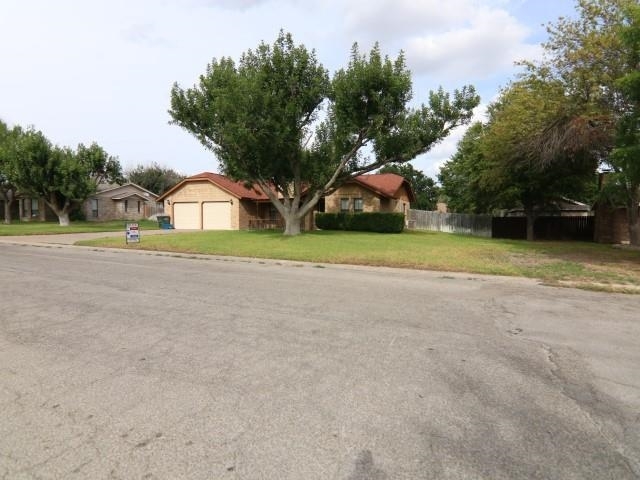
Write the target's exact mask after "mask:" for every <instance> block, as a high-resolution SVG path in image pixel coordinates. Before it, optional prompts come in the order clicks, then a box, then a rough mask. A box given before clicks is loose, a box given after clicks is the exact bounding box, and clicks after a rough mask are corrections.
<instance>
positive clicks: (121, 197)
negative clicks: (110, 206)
mask: <svg viewBox="0 0 640 480" xmlns="http://www.w3.org/2000/svg"><path fill="white" fill-rule="evenodd" d="M131 197H138V198H141V199H142V200H149V197H146V196H144V195H140V194H139V193H135V192H130V193H123V194H122V195H116V196H114V197H111V200H126V199H127V198H131Z"/></svg>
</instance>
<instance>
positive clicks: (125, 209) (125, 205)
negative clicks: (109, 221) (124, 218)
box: [124, 200, 129, 213]
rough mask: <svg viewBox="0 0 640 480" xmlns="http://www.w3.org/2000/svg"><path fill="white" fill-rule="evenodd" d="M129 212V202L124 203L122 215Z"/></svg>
mask: <svg viewBox="0 0 640 480" xmlns="http://www.w3.org/2000/svg"><path fill="white" fill-rule="evenodd" d="M128 211H129V200H125V201H124V213H127V212H128Z"/></svg>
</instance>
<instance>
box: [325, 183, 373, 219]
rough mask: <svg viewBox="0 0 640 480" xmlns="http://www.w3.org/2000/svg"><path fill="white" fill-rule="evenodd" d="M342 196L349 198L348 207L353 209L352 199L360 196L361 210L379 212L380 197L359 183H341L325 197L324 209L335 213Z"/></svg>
mask: <svg viewBox="0 0 640 480" xmlns="http://www.w3.org/2000/svg"><path fill="white" fill-rule="evenodd" d="M342 198H348V199H349V207H350V209H351V211H353V199H354V198H362V203H363V205H362V211H363V212H380V211H384V210H381V203H380V198H379V197H378V196H377V195H376V194H374V193H373V192H372V191H371V190H367V189H366V188H363V187H361V186H360V185H353V184H351V185H343V186H342V187H340V188H338V189H337V190H336V191H335V192H333V193H332V194H331V195H328V196H327V197H325V200H324V210H325V212H328V213H336V212H339V211H340V200H341V199H342Z"/></svg>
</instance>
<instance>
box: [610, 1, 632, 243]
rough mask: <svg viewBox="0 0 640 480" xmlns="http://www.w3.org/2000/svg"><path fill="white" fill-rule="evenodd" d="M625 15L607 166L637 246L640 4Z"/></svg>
mask: <svg viewBox="0 0 640 480" xmlns="http://www.w3.org/2000/svg"><path fill="white" fill-rule="evenodd" d="M625 15H626V19H627V22H626V23H625V25H624V26H623V27H622V29H621V30H620V38H621V41H622V43H623V45H624V46H625V47H626V62H627V65H628V71H627V72H626V73H625V74H624V75H622V76H621V77H620V78H619V79H618V80H617V82H616V86H617V87H618V89H619V91H620V92H621V94H622V97H623V100H622V102H621V103H622V104H623V105H624V109H623V111H622V112H621V114H620V117H619V119H618V121H617V129H616V137H615V149H614V150H613V152H612V154H611V157H610V158H609V164H610V166H611V167H612V169H613V171H614V172H615V177H614V178H615V181H616V182H617V183H618V185H619V189H620V191H621V193H622V195H623V197H624V200H625V203H626V205H627V217H628V221H629V239H630V241H631V243H632V244H633V245H640V212H639V211H638V209H639V208H640V207H639V206H640V5H637V4H629V5H627V6H626V8H625Z"/></svg>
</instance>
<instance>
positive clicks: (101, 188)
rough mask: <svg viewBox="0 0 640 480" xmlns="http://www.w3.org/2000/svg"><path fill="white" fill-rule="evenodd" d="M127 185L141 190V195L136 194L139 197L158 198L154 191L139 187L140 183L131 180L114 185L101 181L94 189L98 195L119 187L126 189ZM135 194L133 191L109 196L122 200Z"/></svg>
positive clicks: (113, 190)
mask: <svg viewBox="0 0 640 480" xmlns="http://www.w3.org/2000/svg"><path fill="white" fill-rule="evenodd" d="M127 187H129V188H130V187H133V188H135V189H136V190H139V191H140V192H142V195H138V196H139V197H141V198H144V199H145V200H146V199H148V198H152V199H156V198H158V195H156V194H155V193H153V192H151V191H149V190H147V189H146V188H143V187H141V186H140V185H138V184H137V183H132V182H128V183H124V184H122V185H116V184H113V183H101V184H100V185H98V190H97V191H96V193H97V194H100V195H104V194H106V193H109V192H114V193H115V191H116V190H120V189H126V188H127ZM132 195H135V194H134V193H129V194H126V193H123V194H122V195H114V196H113V197H111V198H112V199H113V200H122V199H123V198H127V197H128V196H132Z"/></svg>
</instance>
